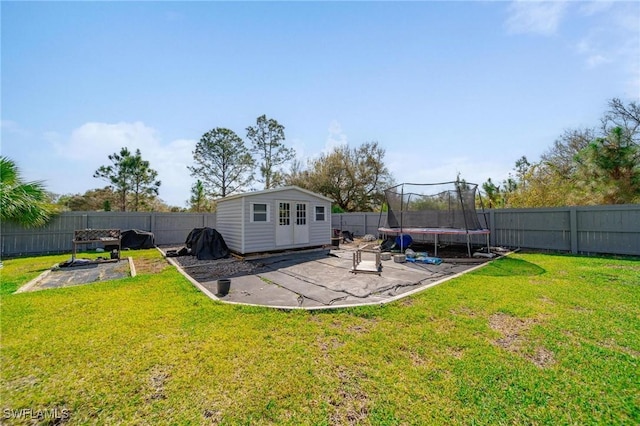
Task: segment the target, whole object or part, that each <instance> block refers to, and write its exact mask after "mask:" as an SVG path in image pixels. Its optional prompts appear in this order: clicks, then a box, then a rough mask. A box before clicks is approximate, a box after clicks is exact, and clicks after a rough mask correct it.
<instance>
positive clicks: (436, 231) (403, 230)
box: [378, 180, 491, 257]
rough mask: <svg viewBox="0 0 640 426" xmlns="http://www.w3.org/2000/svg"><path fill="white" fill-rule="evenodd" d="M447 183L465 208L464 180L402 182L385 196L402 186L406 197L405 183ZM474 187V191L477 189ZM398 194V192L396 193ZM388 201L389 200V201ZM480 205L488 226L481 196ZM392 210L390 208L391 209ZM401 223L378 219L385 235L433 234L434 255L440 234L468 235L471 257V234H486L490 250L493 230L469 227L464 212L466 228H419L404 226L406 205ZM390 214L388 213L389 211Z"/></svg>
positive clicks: (402, 193) (468, 249) (401, 191)
mask: <svg viewBox="0 0 640 426" xmlns="http://www.w3.org/2000/svg"><path fill="white" fill-rule="evenodd" d="M446 184H453V185H454V188H455V190H456V192H457V194H458V197H459V198H458V199H459V201H460V205H461V207H462V210H463V211H464V210H465V207H467V206H465V204H464V202H463V199H462V195H461V189H460V188H461V186H462V185H463V182H461V181H459V180H456V181H454V182H442V183H435V184H416V183H401V184H399V185H396V186H393V187H391V188H388V189H387V190H385V197H386V193H387V191H389V190H392V189H396V188H400V193H399V195H400V197H404V194H405V192H404V188H405V185H406V186H438V185H446ZM464 184H465V185H474V186H475V188H476V189H477V188H478V185H477V184H474V183H464ZM476 189H474V191H475V190H476ZM396 194H397V193H396ZM387 202H388V201H387ZM480 206H481V209H482V212H483V214H484V215H485V226H486V214H485V213H484V206H483V203H482V197H480ZM473 210H474V211H475V205H474V206H473ZM389 211H390V210H389ZM382 213H383V211H382V209H381V210H380V220H381V219H382ZM399 213H400V223H399V225H400V226H399V227H381V226H380V221H378V232H379V233H380V234H382V235H383V236H385V237H386V236H388V235H400V236H402V235H409V236H411V235H433V236H434V256H437V255H438V236H439V235H466V237H467V253H468V255H469V257H471V235H485V236H486V240H487V253H489V252H490V241H489V235H490V233H491V231H490V230H489V229H486V228H481V229H468V228H469V226H468V225H469V224H468V223H467V218H466V216H465V215H464V214H463V218H464V225H465V228H466V229H464V228H445V227H441V228H418V227H403V224H402V222H403V216H404V215H403V213H404V207H403V206H401V208H400V211H399ZM387 216H388V213H387ZM388 222H389V219H388V217H387V223H388Z"/></svg>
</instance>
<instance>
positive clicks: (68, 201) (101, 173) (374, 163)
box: [57, 115, 394, 212]
mask: <svg viewBox="0 0 640 426" xmlns="http://www.w3.org/2000/svg"><path fill="white" fill-rule="evenodd" d="M245 131H246V136H245V138H246V139H243V138H242V137H240V136H239V135H238V134H237V133H236V132H234V131H233V130H231V129H228V128H225V127H215V128H213V129H211V130H209V131H207V132H206V133H204V134H203V135H202V137H201V138H200V140H199V141H198V142H197V143H196V146H195V149H194V151H193V152H192V154H193V165H191V166H187V169H188V171H189V172H190V174H191V176H192V177H193V178H194V179H195V182H194V183H193V185H192V187H191V190H190V194H189V195H190V197H189V199H188V200H187V203H188V209H187V210H188V211H195V212H206V211H214V210H215V202H216V200H217V199H219V198H222V197H226V196H228V195H232V194H236V193H240V192H245V191H248V190H251V189H254V187H255V184H262V185H263V187H264V189H271V188H277V187H282V186H289V185H297V186H300V187H302V188H305V189H309V190H311V191H314V192H318V193H321V194H323V195H326V196H327V197H330V198H332V199H334V200H335V205H334V210H335V211H371V210H373V209H375V208H377V207H378V206H380V205H381V203H382V201H383V198H384V192H383V191H384V188H386V187H388V186H390V185H392V184H393V182H394V181H393V177H392V176H391V173H390V172H389V170H388V168H387V167H386V165H385V164H384V155H385V151H384V149H383V148H381V147H380V145H379V144H378V143H377V142H365V143H363V144H361V145H360V146H358V147H354V148H350V147H349V146H346V145H345V146H338V147H335V148H334V149H333V150H332V151H331V152H329V153H325V154H322V155H320V156H319V157H318V158H315V159H310V160H308V161H307V162H306V163H305V164H303V163H302V162H300V161H299V160H296V159H295V156H296V153H295V150H294V149H293V148H292V147H289V146H287V145H286V143H285V140H286V139H285V127H284V126H283V125H282V124H280V123H279V122H278V121H277V120H275V119H273V118H268V117H267V116H266V115H261V116H259V117H258V118H257V119H256V122H255V124H254V125H251V126H248V127H247V128H246V129H245ZM108 159H109V161H110V163H111V164H109V165H104V166H101V167H99V168H98V169H97V170H96V171H95V173H94V174H93V177H94V178H99V179H102V180H104V181H106V182H107V183H108V186H106V187H104V188H98V189H92V190H89V191H87V192H85V193H84V194H75V195H63V196H61V197H58V199H57V203H58V205H59V206H62V207H63V208H65V209H68V210H105V211H109V210H117V211H140V210H143V211H149V210H153V211H181V210H184V209H181V208H176V207H170V206H167V205H166V204H164V203H163V202H162V200H160V199H159V198H158V194H159V188H160V186H161V184H162V183H161V181H160V180H158V179H157V176H158V173H157V171H156V170H154V169H152V168H151V166H150V164H149V162H148V161H145V160H143V159H142V154H141V152H140V150H136V151H135V153H132V152H130V151H129V149H128V148H127V147H123V148H122V149H121V150H120V151H119V152H117V153H114V154H111V155H109V156H108ZM287 165H289V169H288V170H285V166H287Z"/></svg>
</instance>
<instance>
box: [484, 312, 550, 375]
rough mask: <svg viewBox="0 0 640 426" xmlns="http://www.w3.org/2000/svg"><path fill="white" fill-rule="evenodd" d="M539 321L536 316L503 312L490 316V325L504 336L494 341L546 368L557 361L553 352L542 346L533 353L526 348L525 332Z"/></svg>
mask: <svg viewBox="0 0 640 426" xmlns="http://www.w3.org/2000/svg"><path fill="white" fill-rule="evenodd" d="M538 322H539V321H538V320H536V319H534V318H517V317H513V316H511V315H507V314H505V313H502V312H498V313H495V314H493V315H491V316H490V317H489V327H491V328H492V329H493V330H495V331H497V332H499V333H501V334H502V337H501V338H499V339H496V340H494V342H493V343H494V344H495V345H497V346H499V347H501V348H502V349H505V350H507V351H509V352H513V353H515V354H518V355H520V356H522V357H524V358H525V359H528V360H529V361H531V362H533V363H534V364H535V365H536V366H538V367H540V368H546V367H548V366H550V365H551V364H553V363H554V362H555V359H554V356H553V352H551V351H550V350H548V349H546V348H544V347H541V346H540V347H536V348H535V349H534V351H533V353H528V352H527V351H526V350H525V345H526V343H527V339H526V337H525V336H524V334H525V333H526V332H528V331H529V329H531V327H533V325H534V324H537V323H538Z"/></svg>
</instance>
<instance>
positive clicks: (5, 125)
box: [0, 120, 30, 136]
mask: <svg viewBox="0 0 640 426" xmlns="http://www.w3.org/2000/svg"><path fill="white" fill-rule="evenodd" d="M0 129H2V131H3V132H7V133H12V134H14V135H17V136H29V135H30V132H29V131H28V130H26V129H23V128H22V127H21V126H20V125H19V124H18V123H16V122H15V121H11V120H0Z"/></svg>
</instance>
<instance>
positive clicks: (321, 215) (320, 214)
mask: <svg viewBox="0 0 640 426" xmlns="http://www.w3.org/2000/svg"><path fill="white" fill-rule="evenodd" d="M325 220H326V219H325V211H324V206H316V222H324V221H325Z"/></svg>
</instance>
